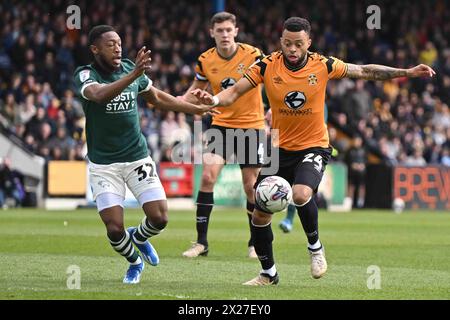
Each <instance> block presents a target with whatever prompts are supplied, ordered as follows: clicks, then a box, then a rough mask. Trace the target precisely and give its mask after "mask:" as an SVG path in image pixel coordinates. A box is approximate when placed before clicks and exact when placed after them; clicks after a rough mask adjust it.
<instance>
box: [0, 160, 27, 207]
mask: <svg viewBox="0 0 450 320" xmlns="http://www.w3.org/2000/svg"><path fill="white" fill-rule="evenodd" d="M24 199H25V189H24V185H23V175H22V174H21V173H20V172H19V171H17V170H14V169H11V159H9V158H7V157H6V158H4V159H3V161H0V207H5V205H9V206H13V207H20V206H21V205H22V203H23V200H24ZM8 200H10V201H11V202H8ZM8 203H9V204H8Z"/></svg>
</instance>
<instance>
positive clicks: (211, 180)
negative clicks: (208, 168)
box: [202, 172, 217, 189]
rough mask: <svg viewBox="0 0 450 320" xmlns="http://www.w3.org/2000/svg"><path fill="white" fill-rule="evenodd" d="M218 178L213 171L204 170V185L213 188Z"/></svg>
mask: <svg viewBox="0 0 450 320" xmlns="http://www.w3.org/2000/svg"><path fill="white" fill-rule="evenodd" d="M216 180H217V178H216V177H215V176H214V175H213V174H212V173H211V172H203V174H202V187H203V188H207V189H209V188H213V187H214V184H215V183H216Z"/></svg>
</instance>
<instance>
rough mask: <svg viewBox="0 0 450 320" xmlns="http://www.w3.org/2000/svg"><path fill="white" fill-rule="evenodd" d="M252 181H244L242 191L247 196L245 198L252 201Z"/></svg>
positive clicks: (253, 194) (253, 195) (253, 190)
mask: <svg viewBox="0 0 450 320" xmlns="http://www.w3.org/2000/svg"><path fill="white" fill-rule="evenodd" d="M253 185H254V183H244V192H245V195H246V196H247V199H251V200H252V201H253V200H254V198H255V189H254V188H253Z"/></svg>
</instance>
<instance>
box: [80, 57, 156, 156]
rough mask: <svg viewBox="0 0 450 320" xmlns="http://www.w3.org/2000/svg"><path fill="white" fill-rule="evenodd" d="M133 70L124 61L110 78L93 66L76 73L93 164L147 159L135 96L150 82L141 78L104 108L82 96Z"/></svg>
mask: <svg viewBox="0 0 450 320" xmlns="http://www.w3.org/2000/svg"><path fill="white" fill-rule="evenodd" d="M133 69H134V63H133V62H132V61H131V60H128V59H123V60H122V63H121V67H120V68H119V70H118V71H115V72H113V73H109V74H107V73H104V72H102V71H101V70H98V69H96V68H95V67H94V66H93V64H90V65H86V66H81V67H79V68H77V69H76V70H75V73H74V79H75V86H76V93H77V94H78V96H79V97H80V99H81V103H82V105H83V110H84V113H85V116H86V142H87V147H88V158H89V160H90V161H92V162H93V163H97V164H111V163H118V162H132V161H136V160H140V159H143V158H145V157H147V156H148V149H147V143H146V140H145V138H144V136H143V134H142V132H141V127H140V121H139V112H138V105H137V96H138V94H139V93H141V92H144V91H148V90H150V88H151V86H152V80H151V79H150V78H148V77H147V76H146V75H145V74H144V75H142V76H141V77H139V78H138V79H136V80H135V81H134V82H133V83H132V84H130V85H129V86H128V87H127V88H125V90H123V91H122V92H121V94H120V95H118V96H117V97H115V98H114V99H112V100H111V101H109V102H108V103H105V104H98V103H95V102H94V101H90V100H88V99H87V98H86V97H85V95H84V90H85V89H86V88H87V87H88V86H90V85H93V84H96V83H98V84H103V83H104V84H108V83H111V82H114V81H116V80H118V79H120V78H122V77H124V76H125V75H127V74H128V73H130V72H131V71H132V70H133Z"/></svg>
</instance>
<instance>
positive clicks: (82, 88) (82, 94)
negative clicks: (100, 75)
mask: <svg viewBox="0 0 450 320" xmlns="http://www.w3.org/2000/svg"><path fill="white" fill-rule="evenodd" d="M93 84H98V82H89V83H86V84H85V85H84V86H82V87H81V90H80V93H81V96H82V97H83V98H85V99H86V100H89V99H88V98H86V96H85V95H84V90H85V89H86V88H87V87H89V86H91V85H93Z"/></svg>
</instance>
